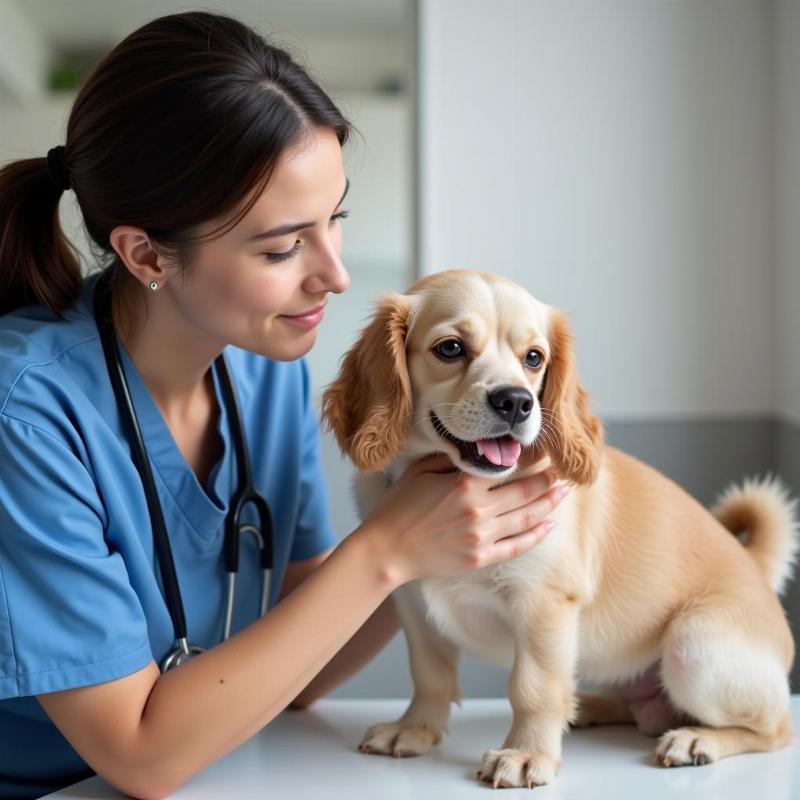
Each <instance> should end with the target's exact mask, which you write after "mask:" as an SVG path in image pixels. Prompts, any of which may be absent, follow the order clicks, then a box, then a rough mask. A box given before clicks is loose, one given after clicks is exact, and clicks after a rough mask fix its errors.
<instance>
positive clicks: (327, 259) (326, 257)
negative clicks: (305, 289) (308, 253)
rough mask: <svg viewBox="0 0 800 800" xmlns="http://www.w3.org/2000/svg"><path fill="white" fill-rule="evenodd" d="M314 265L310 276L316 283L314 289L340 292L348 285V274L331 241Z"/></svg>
mask: <svg viewBox="0 0 800 800" xmlns="http://www.w3.org/2000/svg"><path fill="white" fill-rule="evenodd" d="M314 267H315V268H314V269H313V270H312V274H311V276H310V277H311V279H312V280H313V281H314V283H315V284H316V286H315V288H314V291H317V292H319V291H323V290H327V291H329V292H334V293H335V294H340V293H341V292H344V291H346V290H347V288H348V287H349V286H350V275H349V273H348V272H347V270H346V269H345V267H344V264H343V263H342V259H341V258H340V257H339V253H338V252H337V249H336V248H335V247H334V246H333V244H332V243H329V245H328V246H327V247H326V248H325V249H324V251H323V252H322V253H321V255H320V260H319V261H318V262H317V263H315V265H314Z"/></svg>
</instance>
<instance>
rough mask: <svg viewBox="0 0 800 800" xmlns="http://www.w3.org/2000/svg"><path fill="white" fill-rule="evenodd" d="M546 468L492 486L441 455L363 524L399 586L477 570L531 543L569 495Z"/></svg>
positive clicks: (420, 466)
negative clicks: (461, 470)
mask: <svg viewBox="0 0 800 800" xmlns="http://www.w3.org/2000/svg"><path fill="white" fill-rule="evenodd" d="M554 480H555V478H554V475H553V473H552V472H551V471H549V470H545V471H543V472H538V473H535V474H533V475H526V476H524V477H520V478H517V479H515V480H511V481H509V482H508V483H504V484H502V485H500V486H497V485H496V484H495V483H494V482H493V481H492V480H491V479H485V478H478V477H475V476H473V475H470V474H468V473H465V472H460V471H459V470H456V469H455V467H454V466H453V464H452V462H451V461H450V459H449V458H448V457H447V456H446V455H445V454H443V453H437V454H435V455H431V456H427V457H425V458H423V459H420V460H419V461H417V462H415V463H414V464H412V465H411V466H410V467H409V468H408V469H407V470H406V471H405V473H403V475H402V476H401V477H400V478H399V479H398V480H397V481H396V482H395V483H394V484H393V485H392V486H391V488H390V489H389V490H388V492H387V493H386V494H385V495H384V496H383V497H382V498H381V500H380V501H379V502H378V504H377V505H376V506H375V508H373V510H372V511H371V512H370V514H369V516H368V517H367V519H365V520H364V522H363V523H362V525H361V530H363V531H365V532H367V533H368V535H370V536H371V537H372V538H373V541H374V542H375V543H376V546H377V547H378V550H379V552H380V554H381V555H380V557H381V558H383V559H384V561H383V563H384V565H385V568H386V570H387V572H388V573H389V574H390V575H391V576H392V578H393V579H394V582H395V583H397V585H401V584H403V583H405V582H406V581H409V580H417V579H419V578H431V577H440V576H444V575H453V574H457V573H460V572H467V571H470V570H475V569H480V568H481V567H486V566H489V565H491V564H496V563H498V562H500V561H505V560H506V559H509V558H515V557H517V556H520V555H522V554H523V553H525V552H527V551H528V550H530V549H531V548H532V547H534V546H535V545H537V544H538V543H539V542H540V541H542V539H543V538H544V537H545V536H546V535H547V533H548V532H549V531H550V530H551V529H552V527H553V526H554V523H552V522H550V521H549V520H547V515H548V514H550V513H551V512H552V511H553V509H554V508H555V507H556V506H557V505H558V503H559V502H560V501H561V499H562V498H563V497H564V496H565V495H566V493H567V492H568V491H569V489H568V488H567V487H566V486H562V485H556V484H555V483H554Z"/></svg>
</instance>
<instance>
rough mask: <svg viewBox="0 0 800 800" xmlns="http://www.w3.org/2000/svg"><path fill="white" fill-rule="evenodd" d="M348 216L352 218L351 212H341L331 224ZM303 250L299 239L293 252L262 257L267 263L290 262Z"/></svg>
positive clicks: (266, 254) (267, 254)
mask: <svg viewBox="0 0 800 800" xmlns="http://www.w3.org/2000/svg"><path fill="white" fill-rule="evenodd" d="M348 216H350V212H349V211H340V212H339V213H338V214H334V215H333V216H332V217H331V222H332V223H333V222H336V221H337V220H340V219H347V217H348ZM302 249H303V243H302V242H301V241H300V239H298V240H297V241H296V242H295V243H294V245H293V246H292V248H291V250H284V251H283V252H282V253H263V254H262V255H263V256H264V257H265V258H266V259H267V261H269V262H271V263H273V264H274V263H275V262H277V261H288V260H289V259H290V258H294V257H295V256H296V255H297V254H298V253H299V252H300V251H301V250H302Z"/></svg>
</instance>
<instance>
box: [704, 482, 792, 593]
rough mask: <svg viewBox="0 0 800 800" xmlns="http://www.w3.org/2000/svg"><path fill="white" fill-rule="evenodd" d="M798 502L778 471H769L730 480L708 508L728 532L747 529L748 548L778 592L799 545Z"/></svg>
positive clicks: (746, 545) (739, 531)
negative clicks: (762, 474)
mask: <svg viewBox="0 0 800 800" xmlns="http://www.w3.org/2000/svg"><path fill="white" fill-rule="evenodd" d="M797 502H798V501H797V498H794V499H792V498H791V496H790V493H789V490H788V488H787V487H786V485H785V484H784V483H783V481H782V480H781V479H780V478H779V477H778V476H777V475H769V474H768V475H766V476H765V477H764V478H762V479H761V480H759V479H758V478H755V477H754V478H745V479H744V481H743V482H742V483H741V485H737V484H735V483H734V484H731V485H730V486H729V487H728V488H727V489H725V490H724V491H723V492H722V493H721V494H720V496H719V498H718V499H717V501H716V503H715V504H714V506H713V507H712V508H711V513H712V514H713V515H714V516H715V517H716V518H717V519H718V520H719V521H720V522H721V523H722V524H723V525H724V526H725V527H726V528H727V529H728V530H729V531H730V532H731V533H733V534H736V535H737V536H738V535H739V534H740V533H742V532H745V533H746V538H745V539H744V545H745V547H746V549H747V551H748V552H749V553H750V555H751V556H753V558H754V559H755V560H756V562H757V563H758V565H759V567H760V568H761V571H762V572H763V573H764V574H765V575H766V576H767V580H768V581H769V583H770V585H771V586H772V588H773V589H774V590H775V592H776V593H777V594H781V593H782V592H783V590H784V589H785V588H786V584H787V582H788V581H789V579H790V578H791V576H792V572H793V570H794V565H795V561H796V559H797V555H798V546H800V520H798V516H797Z"/></svg>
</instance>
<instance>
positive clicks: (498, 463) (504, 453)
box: [430, 411, 522, 472]
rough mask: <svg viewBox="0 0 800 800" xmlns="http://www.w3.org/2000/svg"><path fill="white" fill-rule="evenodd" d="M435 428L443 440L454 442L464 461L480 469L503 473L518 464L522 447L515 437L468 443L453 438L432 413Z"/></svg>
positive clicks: (455, 437)
mask: <svg viewBox="0 0 800 800" xmlns="http://www.w3.org/2000/svg"><path fill="white" fill-rule="evenodd" d="M430 418H431V422H432V423H433V428H434V430H435V431H436V433H438V434H439V436H441V437H442V439H446V440H447V441H448V442H452V443H453V444H454V445H455V446H456V447H457V448H458V451H459V453H460V454H461V458H463V459H464V461H469V462H470V463H471V464H474V465H475V466H476V467H479V468H480V469H485V470H490V471H493V472H502V471H503V470H507V469H510V468H511V467H513V466H514V464H516V463H517V459H518V458H519V454H520V452H521V451H522V445H521V444H520V442H518V441H517V440H516V439H515V438H514V437H513V436H509V435H508V434H506V435H505V436H498V437H495V438H493V439H478V440H477V441H474V442H467V441H465V440H464V439H459V438H458V437H457V436H453V434H452V433H450V431H448V430H447V428H445V426H444V423H442V421H441V420H440V419H439V417H437V416H436V414H434V413H433V411H431V412H430Z"/></svg>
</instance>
